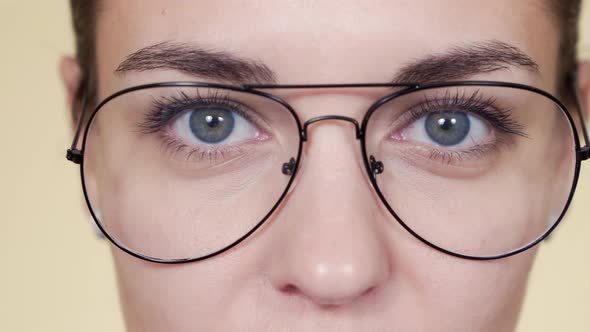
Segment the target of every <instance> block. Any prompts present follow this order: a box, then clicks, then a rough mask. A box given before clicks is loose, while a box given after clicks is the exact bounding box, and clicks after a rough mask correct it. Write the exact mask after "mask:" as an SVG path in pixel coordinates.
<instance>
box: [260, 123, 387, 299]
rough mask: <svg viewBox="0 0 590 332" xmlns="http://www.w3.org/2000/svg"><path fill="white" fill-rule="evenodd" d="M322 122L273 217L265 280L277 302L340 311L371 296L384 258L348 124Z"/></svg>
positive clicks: (383, 273)
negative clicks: (297, 300) (290, 300)
mask: <svg viewBox="0 0 590 332" xmlns="http://www.w3.org/2000/svg"><path fill="white" fill-rule="evenodd" d="M324 123H325V124H326V125H324V126H319V125H318V126H317V127H316V126H314V130H313V139H311V137H310V140H309V141H308V142H306V144H307V146H306V149H307V150H306V159H305V163H306V166H305V167H303V169H304V172H300V173H299V174H298V176H299V179H298V183H297V188H296V190H294V191H293V192H292V193H291V194H290V196H288V197H287V199H286V200H285V201H284V202H283V204H282V207H281V209H280V210H279V211H278V214H277V216H276V217H275V218H276V221H275V222H274V225H273V228H274V230H273V231H274V232H278V234H277V233H275V235H274V236H273V240H274V241H275V243H274V244H273V245H274V247H273V248H272V250H270V252H271V253H272V254H271V255H270V259H269V260H268V262H269V264H270V266H269V270H270V274H269V275H270V276H269V277H270V281H271V283H272V285H273V287H274V288H275V289H276V290H278V291H279V292H281V293H282V294H284V295H289V296H294V295H295V296H299V297H301V298H303V299H305V300H307V301H311V302H313V303H315V304H317V305H319V306H343V305H347V304H351V303H354V302H356V301H361V300H362V299H364V298H368V297H370V296H371V294H373V293H375V292H377V291H378V290H379V288H380V286H382V285H383V283H384V282H385V280H387V279H388V276H389V271H390V264H389V262H390V257H389V254H388V252H389V250H388V246H387V241H386V236H385V235H384V234H385V231H386V229H385V228H386V227H385V225H384V224H385V223H384V222H383V218H384V217H383V215H382V213H381V210H382V209H379V208H378V207H377V203H378V201H377V198H376V195H375V194H374V192H373V191H372V190H371V188H370V186H369V185H368V183H367V181H366V179H365V177H366V176H367V175H366V174H365V173H364V171H363V169H362V167H360V165H359V163H358V160H359V158H360V151H359V148H358V145H357V144H358V143H357V142H358V141H357V140H356V139H355V136H353V135H351V134H354V133H353V132H352V131H351V130H350V129H351V128H350V125H349V124H346V123H344V122H341V121H340V122H334V121H326V122H323V124H324ZM320 127H321V128H320ZM335 143H336V144H335Z"/></svg>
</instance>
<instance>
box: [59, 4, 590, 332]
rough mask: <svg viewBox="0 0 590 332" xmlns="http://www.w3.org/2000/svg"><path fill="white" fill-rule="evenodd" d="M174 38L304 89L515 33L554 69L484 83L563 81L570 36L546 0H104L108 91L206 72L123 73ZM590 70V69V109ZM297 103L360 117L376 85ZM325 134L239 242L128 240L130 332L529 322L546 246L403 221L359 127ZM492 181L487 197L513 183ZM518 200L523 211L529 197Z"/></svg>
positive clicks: (122, 262)
mask: <svg viewBox="0 0 590 332" xmlns="http://www.w3.org/2000/svg"><path fill="white" fill-rule="evenodd" d="M227 9H231V10H229V11H228V10H227ZM203 13H206V14H203ZM538 36H544V37H543V38H538ZM171 40H172V41H181V42H198V43H200V44H204V45H208V46H211V47H214V48H217V49H223V50H231V51H233V52H237V53H238V54H239V55H240V56H246V57H249V58H253V59H260V60H261V61H263V62H264V63H266V65H267V66H268V67H270V68H272V70H273V71H275V72H276V75H277V80H278V82H279V83H298V84H305V83H349V82H383V81H387V80H388V79H390V75H391V74H392V73H395V72H396V71H397V70H399V69H400V68H401V67H402V66H403V65H404V64H406V63H407V62H408V61H410V60H412V59H414V58H418V57H422V56H424V54H428V53H431V52H439V51H445V50H448V48H449V47H450V46H452V45H456V44H457V42H458V41H460V42H463V41H465V42H477V41H484V40H500V41H503V42H506V43H510V44H511V45H515V46H517V47H518V48H520V49H521V50H523V51H524V52H525V53H526V54H527V55H528V56H530V57H531V58H532V59H534V61H536V62H537V63H538V65H539V71H540V75H538V76H533V75H531V74H530V73H528V72H526V71H524V70H520V69H515V70H512V71H504V72H502V73H496V74H492V75H487V76H482V77H481V78H483V79H501V80H504V81H513V82H519V83H524V84H529V85H534V86H536V87H539V88H541V89H544V90H546V91H549V92H551V93H555V92H556V90H557V89H556V86H557V72H556V68H557V59H558V54H557V50H558V31H557V30H556V26H555V24H554V22H553V20H552V18H551V17H550V15H549V14H548V13H547V12H546V11H545V9H544V8H543V7H542V6H540V4H539V3H538V1H532V0H529V1H519V2H514V1H510V0H498V1H485V2H474V1H467V0H464V1H463V0H455V1H444V2H443V1H435V0H421V1H398V0H395V1H391V0H389V1H371V2H367V1H362V2H360V1H348V0H345V1H337V2H335V1H289V2H287V1H285V2H280V1H270V0H268V1H265V0H260V1H247V2H245V1H234V0H227V1H180V0H178V1H159V0H158V1H156V0H154V1H149V2H146V1H140V0H128V1H114V0H105V1H104V3H103V8H102V10H101V12H100V14H99V17H98V27H97V49H98V52H97V59H98V60H97V72H98V78H99V79H98V82H99V86H98V95H99V99H102V98H104V97H106V96H108V95H109V94H111V93H113V92H115V91H118V90H120V89H123V88H126V87H129V86H134V85H138V84H142V83H151V82H159V81H170V80H187V79H192V80H198V79H197V78H194V77H187V76H186V75H185V74H179V73H178V72H174V71H169V70H156V71H148V72H143V73H128V74H124V75H118V74H114V72H113V71H114V70H115V68H117V66H118V65H119V63H120V62H121V61H122V60H123V59H124V58H125V57H126V56H128V55H129V54H131V53H133V52H135V51H136V50H138V49H140V48H142V47H146V46H149V45H152V44H155V43H159V42H163V41H171ZM61 72H62V76H63V79H64V82H65V86H66V89H67V91H68V93H69V96H70V97H69V100H70V103H71V102H72V100H73V96H74V94H75V91H76V89H77V86H78V84H79V78H80V74H79V73H80V70H79V67H78V65H77V63H76V62H75V60H74V59H73V58H65V59H64V60H63V62H62V65H61ZM589 72H590V69H589V66H588V65H587V64H586V65H581V66H580V88H581V92H582V99H583V101H584V102H585V103H586V104H588V103H590V97H589V96H590V93H589V92H588V91H589V90H590V89H589V85H590V84H589V83H588V81H589V80H588V77H589V76H590V75H589ZM288 97H289V98H290V99H289V102H290V103H292V105H293V106H294V107H295V108H296V109H297V112H298V115H299V117H300V118H301V120H302V121H305V120H308V119H310V118H312V117H315V116H319V115H326V114H338V115H345V116H350V117H353V118H356V119H359V118H361V117H362V115H363V113H364V111H365V110H366V108H367V106H368V105H370V102H368V101H370V99H367V98H368V97H367V96H366V95H359V94H355V93H353V92H351V91H346V90H342V91H331V92H321V93H319V92H314V91H312V90H307V91H305V92H300V94H299V95H291V96H288ZM372 98H373V100H374V96H373V97H372ZM310 136H311V138H310V141H309V142H308V143H306V146H305V159H304V166H303V169H302V171H301V173H300V174H298V178H297V183H296V187H295V189H294V190H293V191H292V192H291V193H290V195H289V196H287V198H286V199H285V201H283V203H282V204H281V206H280V207H279V209H278V210H277V211H276V212H275V213H274V214H273V216H272V217H271V219H270V220H269V221H268V222H267V223H266V224H265V225H264V226H263V227H262V228H261V229H259V230H258V231H257V232H256V233H254V235H252V236H251V237H249V238H248V239H247V240H245V241H244V242H242V243H240V244H239V245H238V246H236V247H234V248H233V249H231V250H229V251H227V252H225V253H223V254H221V255H218V256H215V257H213V258H211V259H207V260H204V261H201V262H197V263H190V264H182V265H162V264H155V263H148V262H145V261H141V260H138V259H136V258H133V257H131V256H129V255H127V254H125V253H124V252H122V251H121V250H118V249H117V248H115V247H113V250H112V254H113V258H114V262H115V265H116V270H117V274H118V281H119V291H120V298H121V304H122V308H123V312H124V315H125V318H126V324H127V328H128V330H129V331H318V330H321V331H494V332H496V331H512V330H513V329H514V327H515V324H516V323H517V318H518V313H519V310H520V306H521V302H522V297H523V294H524V291H525V286H526V282H527V277H528V273H529V270H530V268H531V265H532V263H533V260H534V257H535V249H532V250H529V251H526V252H524V253H521V254H519V255H516V256H512V257H509V258H506V259H500V260H493V261H470V260H463V259H458V258H454V257H451V256H448V255H445V254H443V253H440V252H438V251H435V250H433V249H432V248H430V247H427V246H426V245H424V244H422V243H421V242H419V241H418V240H416V239H415V238H413V237H412V236H411V235H410V234H408V233H407V232H405V231H404V230H403V229H402V228H401V227H400V226H399V225H398V224H397V223H394V222H393V223H392V220H393V219H392V217H391V215H390V214H389V213H388V211H387V210H386V209H385V208H384V206H383V204H382V203H381V202H380V201H379V199H378V197H377V195H376V194H375V193H374V191H373V190H372V188H371V186H370V184H369V183H368V181H367V179H366V174H365V171H364V169H363V168H362V167H363V166H362V165H361V162H360V161H361V160H362V159H361V154H360V153H361V152H360V150H359V149H358V144H357V143H356V141H355V138H354V133H353V131H352V130H351V127H350V126H349V124H347V123H340V122H330V123H328V122H325V123H321V124H318V125H317V126H314V127H313V128H312V129H311V131H310ZM539 137H540V136H539ZM547 167H549V166H547ZM551 167H559V165H553V166H551ZM96 173H100V172H99V171H98V170H96ZM516 175H517V174H514V176H516ZM95 177H97V178H98V179H97V180H96V181H97V182H99V184H98V185H97V187H98V189H96V192H97V193H96V195H97V196H101V197H108V196H109V193H106V192H102V193H101V189H100V188H101V186H100V182H101V181H105V180H101V179H100V176H99V175H95ZM519 179H520V180H519ZM536 179H538V178H537V177H535V176H534V175H531V176H530V178H528V179H527V180H526V181H529V183H534V181H535V180H536ZM513 180H514V181H522V182H523V185H525V186H526V185H527V183H526V181H525V180H522V177H520V178H518V177H515V178H514V179H513ZM442 185H445V184H444V183H442ZM416 186H420V187H421V188H422V187H423V186H426V187H427V186H428V183H426V184H424V183H417V184H416ZM449 186H450V188H452V185H450V184H449ZM486 186H488V187H486V188H485V190H484V189H482V192H490V190H492V191H493V190H500V189H499V188H498V187H499V186H501V185H500V184H496V187H495V188H494V184H493V183H489V184H486ZM332 188H338V190H333V189H332ZM403 188H410V189H411V188H412V186H411V184H404V186H403ZM105 200H106V198H103V199H102V201H105ZM476 201H477V200H476ZM476 201H473V202H470V203H468V204H467V205H475V204H478V203H477V202H476ZM156 203H157V202H156ZM156 203H154V204H156ZM104 204H106V203H104ZM109 204H110V206H113V205H116V204H117V203H116V200H115V201H111V202H109ZM482 204H483V203H482ZM531 204H532V203H531ZM414 205H415V206H412V207H411V209H415V211H417V210H418V209H420V208H421V207H420V206H419V205H416V204H415V203H414ZM122 206H125V205H124V204H122ZM118 207H121V206H118ZM302 207H305V208H302ZM126 208H127V209H128V210H129V211H131V212H133V209H137V210H139V209H140V207H136V206H133V205H130V206H126ZM484 208H485V207H484ZM492 208H493V207H492ZM104 209H105V210H108V209H109V208H108V207H105V208H104ZM512 209H514V212H515V213H517V214H518V213H521V214H523V216H524V215H525V214H526V213H525V212H526V210H527V206H526V205H521V206H515V207H513V208H512ZM519 209H520V210H522V211H520V210H519ZM476 212H477V211H473V212H470V213H471V214H473V216H472V217H474V218H475V217H476V215H477V213H476ZM467 215H469V214H467ZM467 215H466V216H465V217H466V218H467ZM423 217H425V216H423ZM430 218H435V216H430ZM449 218H450V217H449Z"/></svg>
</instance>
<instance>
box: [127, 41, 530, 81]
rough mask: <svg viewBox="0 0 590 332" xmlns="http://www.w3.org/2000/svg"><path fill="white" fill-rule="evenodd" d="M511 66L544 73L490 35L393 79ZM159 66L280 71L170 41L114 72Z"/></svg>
mask: <svg viewBox="0 0 590 332" xmlns="http://www.w3.org/2000/svg"><path fill="white" fill-rule="evenodd" d="M512 67H517V68H522V69H526V70H528V71H530V72H532V73H534V74H536V75H540V72H539V65H538V64H537V63H536V62H535V61H534V60H533V59H532V58H531V57H530V56H528V55H527V54H526V53H524V52H523V51H521V50H520V49H519V48H517V47H516V46H513V45H510V44H507V43H505V42H501V41H498V40H489V41H483V42H477V43H471V44H465V45H460V46H454V47H452V48H451V49H449V50H448V51H445V52H442V53H435V54H430V55H427V56H425V57H422V58H418V59H416V60H413V61H411V62H409V63H407V64H405V65H403V66H402V67H401V69H399V70H398V72H397V73H396V74H395V75H394V76H393V78H392V79H391V80H390V83H393V84H399V83H429V82H437V81H450V80H457V79H462V78H467V77H469V76H473V75H477V74H482V73H491V72H495V71H499V70H509V69H510V68H512ZM159 69H170V70H177V71H180V72H183V73H186V74H189V75H193V76H198V77H202V78H205V79H210V80H217V81H222V82H224V81H225V82H231V83H234V84H277V78H276V74H275V73H274V72H273V71H272V70H271V69H270V68H269V67H268V66H267V65H265V64H264V63H263V62H261V61H259V60H254V59H249V58H245V57H239V56H237V55H235V54H232V53H230V52H227V51H222V50H214V49H206V48H203V47H200V46H198V45H195V44H189V43H178V42H170V41H168V42H162V43H158V44H154V45H151V46H147V47H144V48H142V49H139V50H138V51H136V52H134V53H132V54H130V55H129V56H127V57H126V58H125V59H124V60H123V61H122V62H121V63H120V64H119V66H118V67H117V68H116V70H115V73H118V74H123V73H127V72H145V71H152V70H159Z"/></svg>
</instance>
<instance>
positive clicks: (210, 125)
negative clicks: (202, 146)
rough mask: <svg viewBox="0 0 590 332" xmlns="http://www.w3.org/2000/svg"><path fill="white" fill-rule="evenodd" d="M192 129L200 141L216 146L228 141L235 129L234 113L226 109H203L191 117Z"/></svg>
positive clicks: (193, 113)
mask: <svg viewBox="0 0 590 332" xmlns="http://www.w3.org/2000/svg"><path fill="white" fill-rule="evenodd" d="M189 122H190V129H191V132H192V133H193V135H195V137H196V138H197V139H199V140H200V141H203V142H205V143H210V144H215V143H220V142H223V141H224V140H226V139H227V138H228V137H229V136H230V135H231V133H232V132H233V129H234V123H235V119H234V116H233V113H232V112H230V111H227V110H224V109H216V108H211V109H202V110H196V111H193V112H192V113H191V115H190V119H189Z"/></svg>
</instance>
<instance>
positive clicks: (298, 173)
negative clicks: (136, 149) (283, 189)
mask: <svg viewBox="0 0 590 332" xmlns="http://www.w3.org/2000/svg"><path fill="white" fill-rule="evenodd" d="M304 160H305V151H302V152H301V156H300V157H299V163H298V164H296V163H297V161H296V160H295V159H294V158H293V159H291V160H290V161H289V162H288V163H285V164H283V169H282V171H283V174H285V171H286V168H290V169H294V168H295V166H297V171H296V173H295V174H294V175H292V176H294V177H295V178H294V179H293V182H292V183H291V186H290V187H289V190H288V191H287V194H285V197H286V196H289V195H290V194H291V192H292V191H293V189H294V188H295V187H296V186H297V183H299V178H300V177H301V172H302V171H303V164H304ZM287 175H288V173H287Z"/></svg>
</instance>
